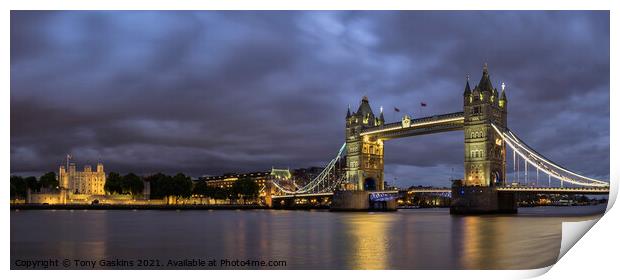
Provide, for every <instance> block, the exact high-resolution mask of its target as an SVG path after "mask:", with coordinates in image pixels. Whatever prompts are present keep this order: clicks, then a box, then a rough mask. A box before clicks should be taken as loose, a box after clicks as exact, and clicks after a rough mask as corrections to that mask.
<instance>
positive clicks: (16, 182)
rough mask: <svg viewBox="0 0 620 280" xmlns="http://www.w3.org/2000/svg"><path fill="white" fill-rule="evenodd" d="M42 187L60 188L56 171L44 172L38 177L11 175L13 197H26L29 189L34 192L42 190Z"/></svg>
mask: <svg viewBox="0 0 620 280" xmlns="http://www.w3.org/2000/svg"><path fill="white" fill-rule="evenodd" d="M41 188H48V189H56V188H58V180H56V173H54V172H48V173H45V174H43V175H42V176H41V177H39V178H38V179H37V177H35V176H28V177H22V176H11V191H10V194H11V197H19V198H26V194H27V192H28V189H30V190H31V191H34V192H39V191H41Z"/></svg>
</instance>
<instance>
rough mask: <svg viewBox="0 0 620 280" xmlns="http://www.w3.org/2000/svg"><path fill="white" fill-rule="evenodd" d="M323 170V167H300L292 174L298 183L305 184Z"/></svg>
mask: <svg viewBox="0 0 620 280" xmlns="http://www.w3.org/2000/svg"><path fill="white" fill-rule="evenodd" d="M322 171H323V167H308V168H298V169H294V170H293V172H292V176H293V180H295V183H297V185H299V186H304V185H306V184H308V183H310V181H312V179H314V178H315V177H316V176H318V175H319V174H321V172H322Z"/></svg>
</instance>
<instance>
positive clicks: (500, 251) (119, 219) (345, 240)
mask: <svg viewBox="0 0 620 280" xmlns="http://www.w3.org/2000/svg"><path fill="white" fill-rule="evenodd" d="M604 209H605V207H604V206H601V207H599V208H596V207H590V208H580V207H577V208H575V207H563V208H535V209H520V214H519V215H516V216H469V217H462V216H450V215H449V214H448V210H447V209H416V210H402V211H398V212H396V213H331V212H328V211H270V210H257V211H179V212H175V211H73V212H71V211H19V212H15V211H12V212H11V228H10V231H11V248H10V250H11V260H12V261H11V265H12V266H13V264H14V262H13V261H14V260H15V259H20V258H21V259H24V258H50V257H51V258H82V259H101V258H108V259H116V258H125V259H127V258H158V259H161V260H163V261H167V260H168V259H184V258H208V259H222V258H228V259H257V260H274V259H275V260H286V261H287V267H286V268H288V269H527V268H537V267H544V266H548V265H551V264H553V263H554V262H555V260H556V259H557V256H558V252H559V248H560V240H561V223H562V222H563V221H579V220H587V219H592V218H596V217H598V215H596V213H597V211H598V212H601V211H604ZM584 211H589V213H590V215H587V216H576V214H579V213H581V214H582V215H583V214H584Z"/></svg>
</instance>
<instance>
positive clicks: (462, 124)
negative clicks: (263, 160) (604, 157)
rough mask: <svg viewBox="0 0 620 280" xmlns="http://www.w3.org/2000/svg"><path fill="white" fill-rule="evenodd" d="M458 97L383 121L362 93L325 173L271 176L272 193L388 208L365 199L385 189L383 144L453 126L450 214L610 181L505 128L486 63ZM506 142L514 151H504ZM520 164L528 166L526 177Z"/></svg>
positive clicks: (494, 209) (600, 187)
mask: <svg viewBox="0 0 620 280" xmlns="http://www.w3.org/2000/svg"><path fill="white" fill-rule="evenodd" d="M462 101H463V111H462V112H454V113H448V114H441V115H435V116H429V117H422V118H416V119H412V118H411V117H410V116H408V115H404V116H403V117H402V119H401V121H399V122H393V123H385V118H384V116H383V111H382V110H381V112H380V114H379V116H376V115H375V114H374V113H373V111H372V109H371V107H370V103H369V100H368V98H367V97H364V98H363V99H362V101H361V103H360V106H359V107H358V109H357V111H355V112H351V110H350V108H349V109H348V110H347V114H346V117H345V143H344V144H343V145H342V146H341V148H340V150H339V151H338V153H337V155H336V157H335V158H333V159H332V160H331V161H330V162H329V163H328V164H327V166H326V167H325V169H324V170H323V172H321V173H320V174H319V175H318V176H317V177H316V178H315V179H314V180H312V181H311V182H309V183H308V184H306V185H304V186H297V185H295V184H294V183H293V184H290V183H289V184H279V183H278V182H274V186H275V187H276V189H277V191H278V193H279V194H280V195H276V196H274V198H276V199H289V198H291V197H299V196H300V195H307V196H308V197H312V196H317V195H318V194H320V196H330V195H333V201H332V204H331V207H332V209H333V210H362V209H372V208H377V207H379V208H386V207H387V208H391V207H393V206H395V204H394V203H391V202H390V201H379V202H381V203H378V202H377V203H378V204H373V203H374V202H373V201H372V199H370V198H371V197H372V195H373V194H375V193H377V192H386V191H385V190H384V189H385V186H384V181H385V178H384V164H385V163H384V147H385V145H386V143H387V142H388V141H389V140H392V139H396V138H402V137H413V136H419V135H426V134H433V133H442V132H447V131H456V130H462V131H463V134H464V141H463V142H464V145H465V149H464V158H463V163H464V174H463V179H462V180H458V181H456V182H455V184H454V185H453V186H452V189H451V190H450V192H451V195H452V206H451V213H453V214H470V213H498V212H503V213H514V212H516V209H517V205H516V199H515V195H514V194H515V193H517V192H540V193H549V192H553V193H584V194H606V193H609V183H607V182H604V181H600V180H597V179H593V178H588V177H586V176H582V175H579V174H577V173H575V172H572V171H570V170H568V169H566V168H564V167H562V166H560V165H558V164H556V163H554V162H553V161H551V160H549V159H547V158H545V157H544V156H542V155H541V154H540V153H538V152H536V151H535V150H534V149H532V148H531V147H529V146H528V145H526V144H525V143H524V142H523V141H522V140H521V139H519V138H518V137H517V136H516V135H515V134H514V133H513V132H512V131H511V130H509V129H508V124H507V119H508V118H507V114H508V98H507V93H506V88H505V85H504V84H503V83H502V86H501V92H500V91H498V90H497V88H495V87H493V84H492V82H491V77H490V74H489V71H488V67H487V66H486V64H485V66H484V67H483V71H482V77H481V78H480V81H479V82H478V84H477V85H475V87H474V88H473V89H472V88H471V86H470V83H469V77H468V78H467V81H466V82H465V88H464V90H463V95H462ZM508 149H510V150H511V151H512V153H508V151H509V150H508ZM509 154H512V167H513V170H512V171H513V172H512V174H513V179H512V184H511V183H510V182H509V180H508V178H507V170H506V167H507V162H506V161H507V159H506V158H507V156H508V155H509ZM521 165H523V168H524V169H521ZM528 166H529V171H530V172H529V175H528ZM521 171H524V172H525V174H524V176H523V177H521V176H520V174H521ZM532 171H534V172H535V173H536V184H534V185H535V186H536V187H532V186H530V185H531V184H530V183H533V182H531V181H529V179H530V177H531V176H533V174H532ZM541 173H542V175H543V177H544V175H547V179H548V184H547V185H546V186H545V185H544V184H542V183H541V182H540V175H541ZM514 177H516V178H514ZM522 178H523V179H524V181H521V180H522ZM552 178H553V179H554V180H555V181H559V185H560V186H559V187H553V186H552V182H551V180H552ZM565 184H566V186H565ZM285 185H286V186H288V187H285ZM291 186H292V187H291ZM443 192H446V190H443ZM392 204H394V205H392Z"/></svg>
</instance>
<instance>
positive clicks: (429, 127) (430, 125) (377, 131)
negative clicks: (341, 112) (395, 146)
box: [360, 112, 465, 140]
mask: <svg viewBox="0 0 620 280" xmlns="http://www.w3.org/2000/svg"><path fill="white" fill-rule="evenodd" d="M464 120H465V117H464V114H463V112H455V113H450V114H443V115H435V116H430V117H423V118H417V119H410V120H409V122H404V121H400V122H393V123H388V124H384V125H380V126H376V127H371V128H367V129H364V130H362V132H361V133H360V135H361V136H373V137H377V138H379V139H382V140H389V139H394V138H401V137H409V136H415V135H424V134H432V133H439V132H446V131H455V130H463V122H464Z"/></svg>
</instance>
